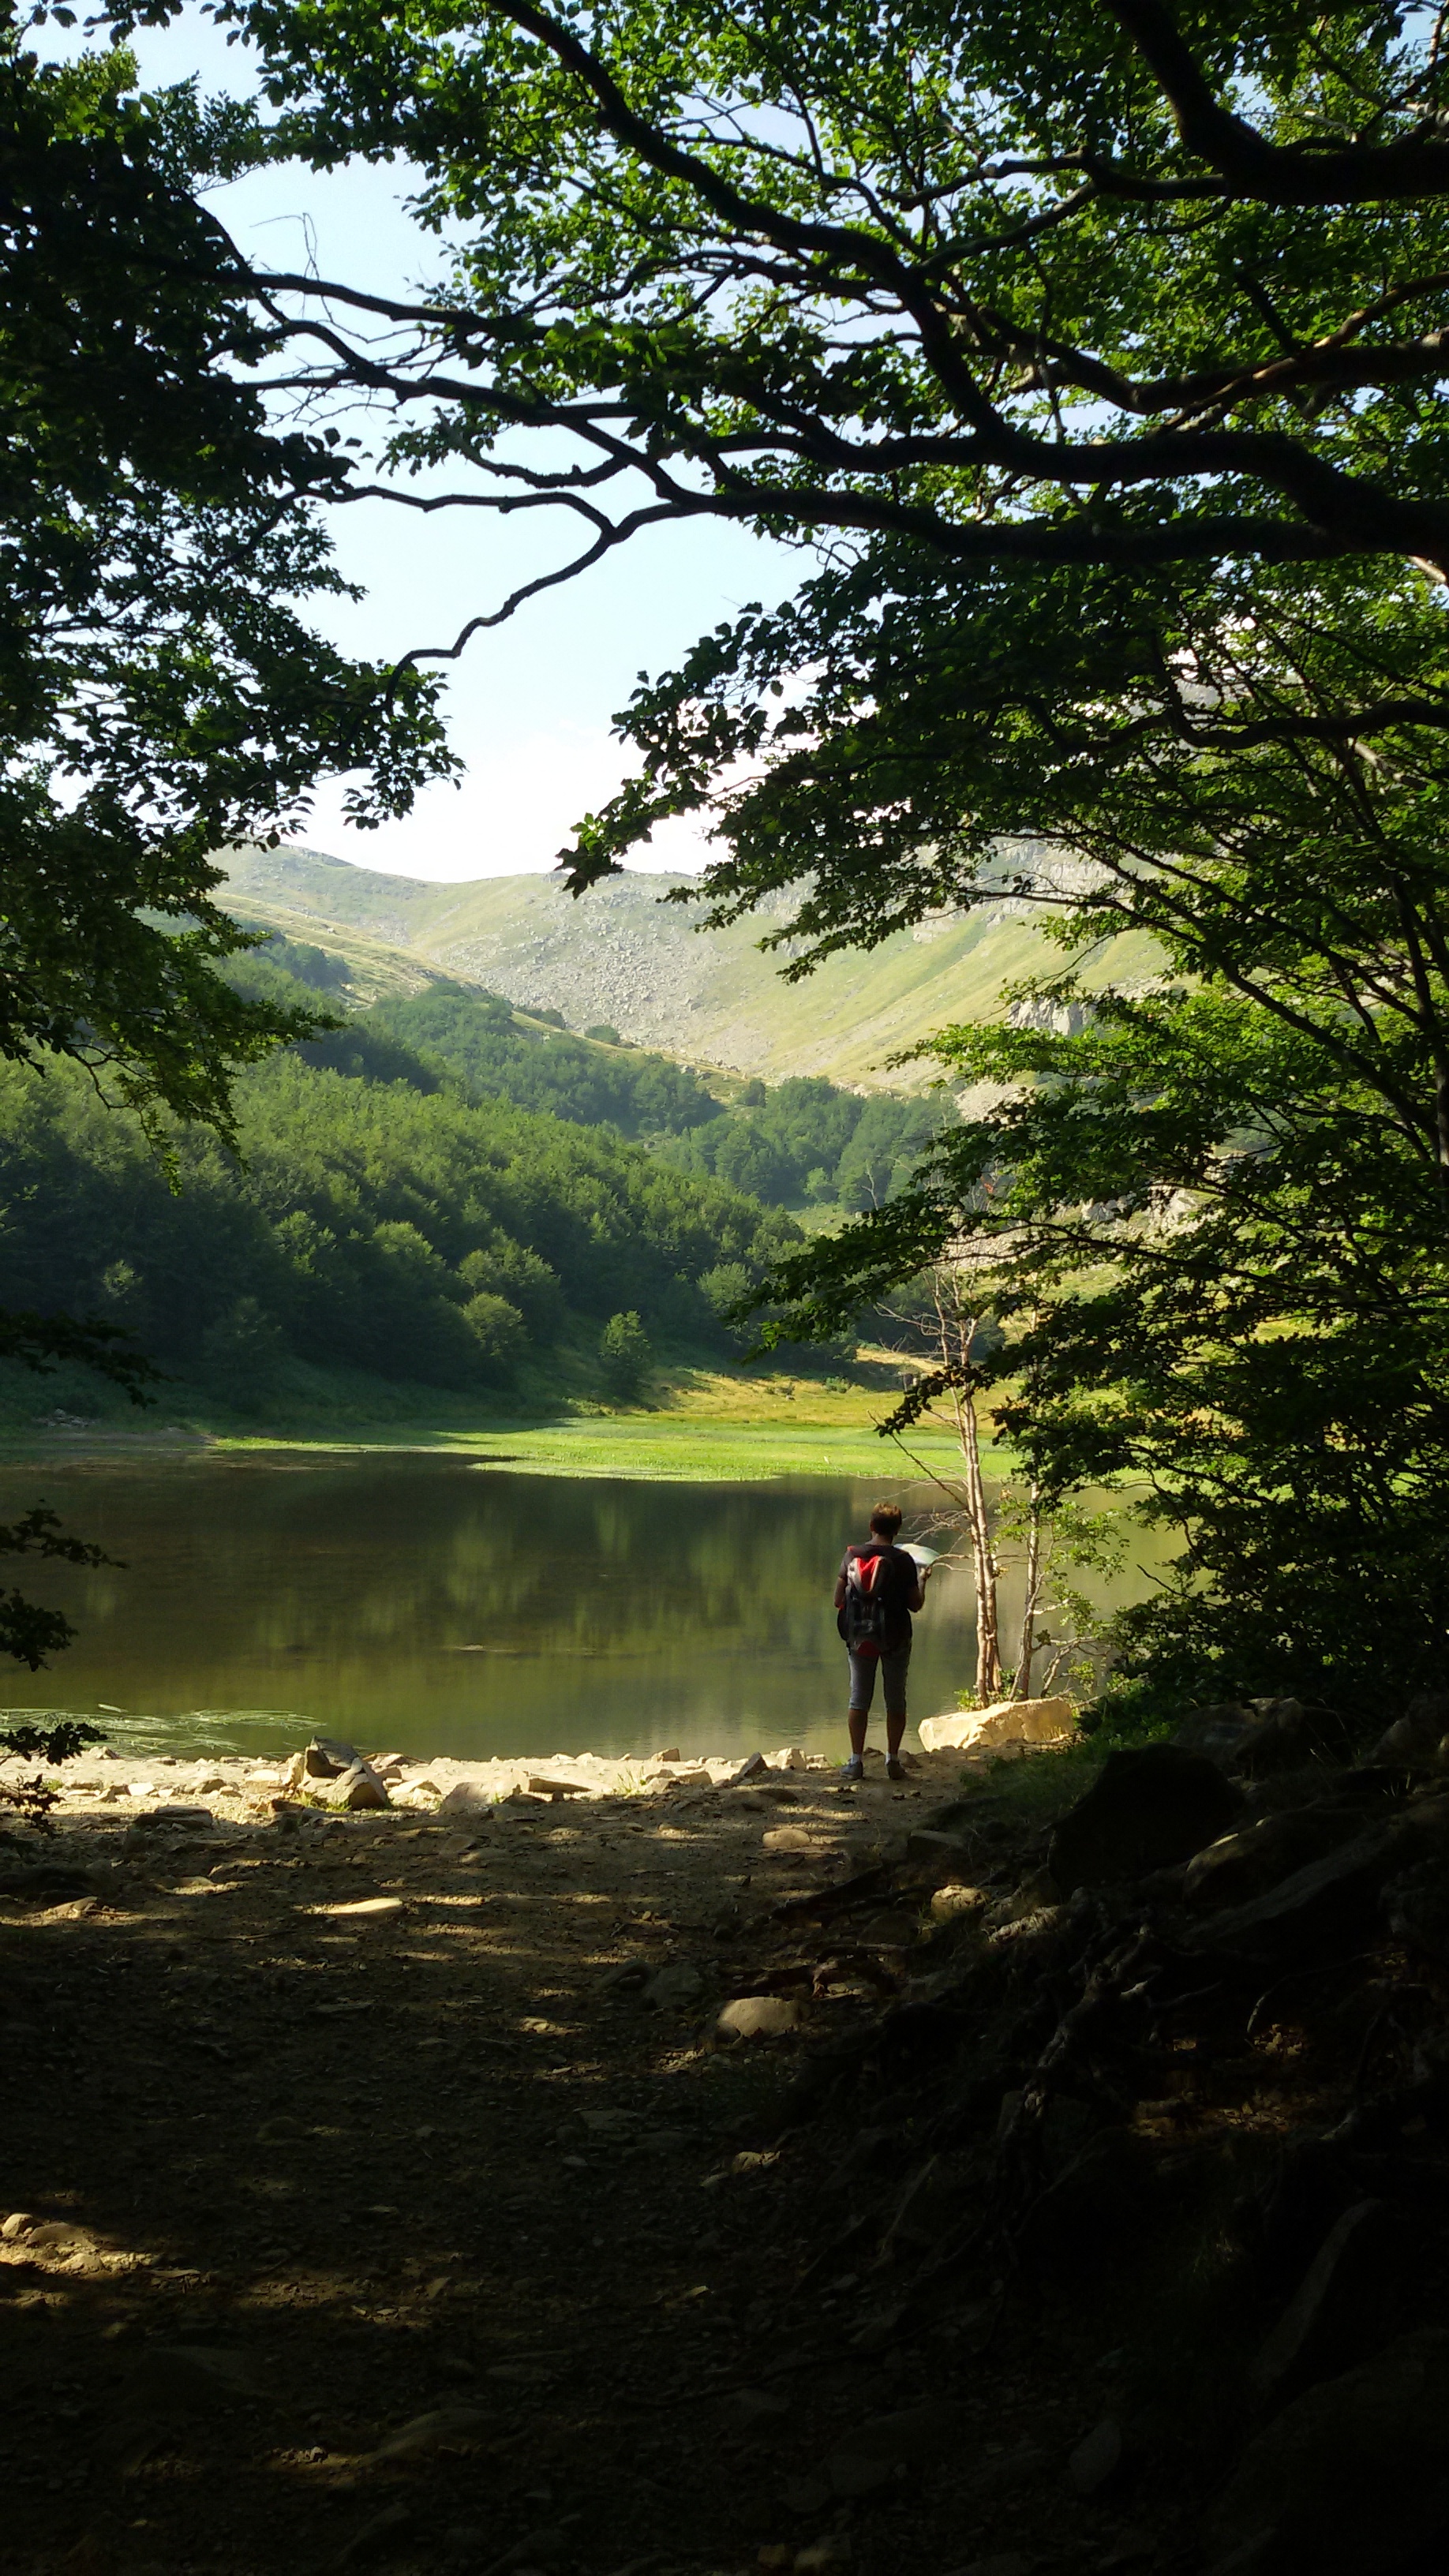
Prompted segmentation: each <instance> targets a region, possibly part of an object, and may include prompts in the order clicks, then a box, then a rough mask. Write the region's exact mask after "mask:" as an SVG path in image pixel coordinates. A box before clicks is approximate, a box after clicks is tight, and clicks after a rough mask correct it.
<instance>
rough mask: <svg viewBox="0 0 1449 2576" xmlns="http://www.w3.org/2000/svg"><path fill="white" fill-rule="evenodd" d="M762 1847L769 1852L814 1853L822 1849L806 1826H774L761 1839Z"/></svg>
mask: <svg viewBox="0 0 1449 2576" xmlns="http://www.w3.org/2000/svg"><path fill="white" fill-rule="evenodd" d="M761 1847H762V1849H763V1850H765V1851H767V1852H813V1851H819V1850H820V1849H821V1848H822V1847H821V1845H820V1844H819V1843H818V1842H817V1841H816V1838H815V1836H814V1835H813V1834H812V1833H809V1832H808V1831H807V1830H806V1828H805V1826H804V1825H772V1826H771V1828H770V1830H769V1832H768V1833H767V1834H765V1835H763V1836H762V1837H761Z"/></svg>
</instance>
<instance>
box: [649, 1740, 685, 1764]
mask: <svg viewBox="0 0 1449 2576" xmlns="http://www.w3.org/2000/svg"><path fill="white" fill-rule="evenodd" d="M654 1759H655V1761H656V1762H682V1761H683V1759H684V1756H683V1754H682V1753H681V1752H680V1750H679V1747H678V1745H677V1744H670V1745H666V1747H665V1749H664V1751H663V1752H662V1753H656V1754H655V1756H654Z"/></svg>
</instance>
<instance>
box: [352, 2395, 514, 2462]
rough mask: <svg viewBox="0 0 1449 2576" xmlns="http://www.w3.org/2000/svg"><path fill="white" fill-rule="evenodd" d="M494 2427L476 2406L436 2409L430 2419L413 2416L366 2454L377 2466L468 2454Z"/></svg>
mask: <svg viewBox="0 0 1449 2576" xmlns="http://www.w3.org/2000/svg"><path fill="white" fill-rule="evenodd" d="M492 2424H493V2418H492V2417H491V2416H490V2415H485V2414H484V2413H483V2411H482V2409H481V2408H480V2407H477V2406H439V2407H437V2408H436V2409H435V2410H434V2411H433V2413H432V2414H430V2415H415V2416H414V2417H413V2418H412V2421H411V2422H410V2423H407V2424H401V2425H399V2427H398V2429H397V2431H396V2432H395V2433H389V2434H388V2436H387V2439H386V2440H385V2441H383V2442H379V2444H378V2446H377V2449H376V2450H375V2451H372V2452H370V2453H369V2454H368V2460H369V2462H372V2461H375V2462H376V2463H377V2464H378V2465H379V2466H381V2465H382V2464H383V2463H385V2462H387V2461H389V2460H416V2459H422V2458H424V2457H425V2456H426V2454H427V2453H428V2452H430V2451H468V2450H472V2449H473V2448H474V2447H475V2445H476V2444H477V2443H478V2442H480V2441H481V2440H482V2438H483V2436H484V2434H485V2433H486V2432H488V2431H489V2430H490V2429H491V2427H492Z"/></svg>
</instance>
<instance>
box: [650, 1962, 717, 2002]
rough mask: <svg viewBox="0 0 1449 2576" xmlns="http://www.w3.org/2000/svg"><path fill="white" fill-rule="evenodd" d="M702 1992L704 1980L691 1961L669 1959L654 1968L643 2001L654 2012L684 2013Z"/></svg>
mask: <svg viewBox="0 0 1449 2576" xmlns="http://www.w3.org/2000/svg"><path fill="white" fill-rule="evenodd" d="M703 1992H704V1979H703V1977H702V1976H701V1975H700V1973H699V1970H698V1968H697V1967H696V1966H695V1964H694V1961H693V1960H692V1959H670V1960H669V1961H668V1962H667V1963H666V1965H665V1966H664V1967H662V1968H656V1969H655V1971H654V1974H653V1976H652V1977H651V1978H650V1979H649V1982H648V1984H647V1985H646V1987H645V1988H644V2001H645V2002H646V2004H652V2005H653V2007H654V2009H655V2011H656V2012H684V2011H687V2010H688V2007H689V2006H690V2005H691V2004H696V2003H698V2001H699V1998H700V1996H701V1995H702V1994H703Z"/></svg>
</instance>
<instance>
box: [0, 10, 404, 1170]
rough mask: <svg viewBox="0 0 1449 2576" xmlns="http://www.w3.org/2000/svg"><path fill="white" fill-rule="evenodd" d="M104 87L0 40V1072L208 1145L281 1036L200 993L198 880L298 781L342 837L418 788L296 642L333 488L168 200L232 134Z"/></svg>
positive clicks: (328, 578)
mask: <svg viewBox="0 0 1449 2576" xmlns="http://www.w3.org/2000/svg"><path fill="white" fill-rule="evenodd" d="M134 87H135V82H134V66H133V65H132V64H131V63H130V61H129V59H128V58H127V57H126V56H125V54H124V53H116V54H111V55H101V56H96V55H91V56H87V57H86V58H85V59H83V60H82V61H81V62H79V63H77V64H72V65H67V66H56V65H43V64H41V63H39V62H38V61H37V60H36V58H35V56H34V55H33V54H31V53H28V52H27V51H26V50H25V49H24V46H23V44H22V41H21V39H20V36H19V34H18V32H17V27H16V20H15V13H14V11H13V10H10V11H7V12H6V13H5V17H4V20H3V24H0V382H3V386H4V394H5V404H6V415H7V428H8V438H7V446H6V461H5V467H4V471H3V476H0V548H3V557H4V606H3V613H0V1053H3V1054H5V1055H7V1056H9V1057H11V1058H12V1059H16V1060H20V1061H24V1062H37V1061H39V1060H42V1059H43V1058H45V1057H47V1056H52V1055H56V1054H60V1055H68V1056H72V1057H75V1058H76V1059H78V1060H79V1061H81V1062H82V1063H84V1064H85V1065H87V1066H88V1067H89V1068H90V1069H91V1071H92V1073H93V1075H94V1076H95V1078H96V1079H98V1080H101V1081H104V1082H109V1083H110V1084H111V1085H112V1086H113V1088H114V1090H115V1091H116V1093H117V1094H118V1096H120V1097H121V1098H123V1099H125V1100H127V1101H129V1102H130V1103H131V1105H132V1106H134V1107H136V1108H137V1109H138V1110H139V1111H141V1113H142V1114H143V1115H144V1116H150V1115H152V1114H153V1113H159V1112H161V1111H171V1112H174V1113H176V1114H177V1115H179V1116H181V1117H184V1118H193V1119H201V1120H203V1121H205V1122H206V1123H208V1124H210V1125H212V1126H215V1127H217V1128H218V1129H219V1130H220V1131H221V1132H222V1133H226V1132H227V1129H228V1122H229V1116H230V1112H229V1109H228V1073H229V1068H231V1067H232V1066H234V1065H236V1064H239V1063H245V1062H247V1061H249V1060H250V1059H252V1058H254V1057H255V1056H257V1055H258V1054H260V1053H261V1052H263V1051H264V1050H265V1049H266V1048H267V1047H268V1046H270V1045H272V1044H274V1043H275V1042H276V1040H277V1038H278V1037H279V1036H285V1035H288V1034H290V1033H292V1032H294V1031H295V1030H296V1029H297V1028H299V1027H300V1026H302V1025H303V1021H302V1020H300V1019H299V1018H298V1016H297V1014H296V1013H295V1012H293V1013H291V1014H289V1015H283V1016H282V1017H280V1018H279V1017H278V1015H277V1013H276V1012H275V1011H274V1010H273V1009H271V1008H270V1007H268V1006H267V1005H265V1004H262V1003H259V1002H257V1001H256V1000H246V999H243V998H242V997H240V996H239V995H238V993H237V992H236V991H235V990H234V988H233V987H232V986H231V985H229V984H228V983H227V982H226V981H225V980H224V979H223V978H221V977H219V976H218V975H217V974H216V973H215V972H214V971H213V969H214V966H215V963H216V961H217V960H218V959H220V958H223V957H225V956H227V955H229V954H231V953H233V952H234V951H235V950H236V949H237V948H238V947H239V946H240V945H241V944H243V942H242V934H240V933H239V932H238V931H237V929H236V927H235V925H234V924H233V923H232V922H231V921H230V920H229V919H228V917H227V916H226V915H225V914H224V913H223V912H222V911H221V910H220V909H219V908H218V906H217V904H216V902H215V899H214V889H215V887H216V885H217V883H218V882H219V877H218V871H217V870H216V868H215V867H214V866H213V864H212V861H211V853H212V851H213V850H214V849H215V848H217V847H218V845H219V844H220V843H222V842H223V841H225V840H227V839H230V838H234V837H236V836H238V835H240V834H253V835H266V834H268V833H270V832H273V831H275V830H276V829H278V828H279V827H280V826H281V825H283V824H284V823H287V822H290V821H292V820H294V819H295V818H296V817H297V815H298V814H299V813H300V812H301V811H302V810H303V809H304V807H305V800H306V797H307V793H308V791H309V789H310V788H311V787H312V785H313V784H314V783H315V782H316V780H317V779H318V778H319V777H320V776H322V775H324V774H326V773H328V772H329V771H330V772H345V773H348V774H349V775H350V776H352V777H353V779H354V786H353V790H352V794H353V801H354V804H355V806H356V808H357V813H358V819H359V820H361V821H367V820H369V819H371V820H376V819H379V818H380V817H381V816H382V815H383V814H385V813H388V812H396V811H399V810H402V809H403V808H405V807H406V806H407V804H408V803H409V802H410V801H411V798H412V795H413V793H414V792H415V789H416V787H417V786H418V784H419V783H420V782H421V781H422V780H423V779H425V778H427V777H429V776H432V775H436V774H439V773H440V772H443V771H446V769H447V768H448V767H449V766H450V762H449V756H448V754H447V752H446V750H445V748H444V746H443V743H442V737H441V732H440V728H439V724H438V720H437V716H436V712H435V709H434V706H433V697H432V690H431V688H430V686H429V684H427V683H422V684H419V683H418V682H417V680H416V679H415V678H413V677H409V676H407V675H404V676H403V677H402V678H401V679H400V680H397V681H394V680H392V679H390V677H389V674H388V673H387V671H386V670H383V669H371V668H368V667H367V666H365V665H362V664H358V663H354V662H350V661H349V660H348V659H347V658H346V657H345V656H344V655H342V654H340V653H338V652H337V651H335V650H334V649H333V648H332V647H331V646H329V645H328V644H327V643H326V642H325V641H324V640H323V639H322V638H321V637H319V636H318V635H317V634H316V633H315V632H313V631H312V630H311V629H310V628H309V627H308V626H307V625H306V624H305V623H304V621H303V618H302V616H301V615H300V613H299V603H301V602H304V601H305V600H306V599H307V598H308V597H309V596H316V595H318V594H325V593H327V592H328V591H336V590H337V589H339V588H340V587H342V585H341V582H340V579H339V576H338V574H337V572H336V570H335V567H334V566H333V564H332V562H331V558H330V551H329V540H328V537H327V532H326V529H325V526H324V524H323V520H322V517H321V511H320V504H321V503H322V502H323V501H324V500H326V499H335V498H336V497H337V496H338V494H339V493H340V492H342V491H343V490H344V489H345V488H346V485H347V479H348V473H349V468H350V462H351V460H350V459H349V458H348V457H347V456H346V455H345V454H344V453H343V452H342V449H341V446H340V443H339V436H338V433H337V432H336V431H335V430H331V431H320V430H319V431H316V432H313V431H310V430H308V431H304V430H300V429H296V428H292V429H279V428H278V427H276V426H275V425H273V423H272V422H271V420H270V418H269V414H268V410H267V405H266V402H265V399H264V397H263V396H262V395H261V394H260V392H259V391H258V389H257V387H256V385H255V383H254V382H252V381H250V380H249V379H250V372H251V370H252V368H253V367H254V364H255V361H256V360H257V358H258V357H259V355H260V354H261V352H262V349H263V347H264V336H263V334H262V333H261V331H260V330H259V327H258V320H257V316H256V313H255V311H254V309H253V306H252V303H251V300H250V288H249V283H248V281H247V279H246V278H245V275H244V273H243V271H242V269H241V267H240V265H239V263H238V262H237V260H236V258H235V255H234V253H233V251H232V249H231V246H230V244H229V242H228V241H227V239H226V236H225V234H224V233H223V232H222V231H221V229H220V227H219V226H218V225H217V224H216V223H215V222H214V221H213V220H212V219H211V218H210V217H209V216H208V215H207V214H206V213H205V212H204V210H203V209H202V208H201V207H200V205H199V204H198V202H197V200H196V197H195V194H194V191H193V181H194V178H195V174H196V172H197V170H198V169H199V168H215V167H216V166H218V164H221V163H225V162H226V160H227V157H228V154H229V152H230V151H231V150H232V148H233V134H234V129H235V128H236V126H237V124H238V119H237V117H236V116H235V115H234V114H233V113H232V112H231V111H229V110H228V109H227V108H226V107H225V106H223V107H221V108H217V109H209V110H203V109H201V108H200V107H199V106H198V105H197V102H196V100H195V98H194V96H193V95H192V94H191V93H190V92H189V91H177V92H171V93H169V94H167V95H166V96H164V97H162V98H157V99H147V98H141V97H138V96H136V95H135V94H134ZM240 122H241V124H242V125H243V126H244V125H245V122H246V120H245V119H244V118H243V119H241V120H240Z"/></svg>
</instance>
